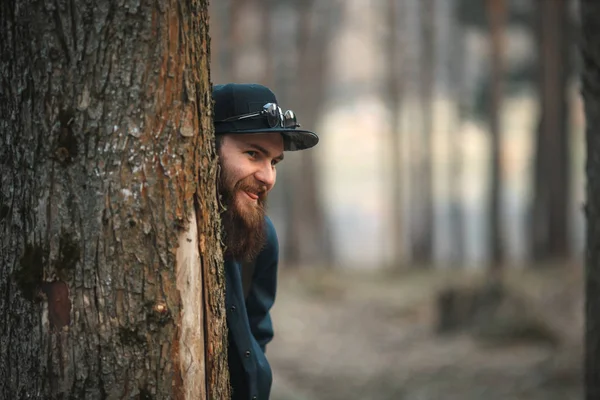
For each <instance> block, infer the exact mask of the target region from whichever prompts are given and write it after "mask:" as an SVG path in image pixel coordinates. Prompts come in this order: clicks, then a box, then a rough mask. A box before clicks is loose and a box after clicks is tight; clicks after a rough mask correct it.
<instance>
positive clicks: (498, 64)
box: [486, 0, 506, 270]
mask: <svg viewBox="0 0 600 400" xmlns="http://www.w3.org/2000/svg"><path fill="white" fill-rule="evenodd" d="M486 1H487V4H486V6H487V13H488V19H489V23H490V32H491V33H490V35H491V57H490V70H491V79H490V81H491V91H490V108H489V119H490V136H491V140H490V143H491V165H490V167H491V168H490V171H491V176H490V206H489V222H488V229H489V250H490V262H491V265H492V270H497V269H499V268H500V266H501V264H502V262H503V261H504V248H503V239H502V225H501V201H500V200H501V195H502V176H501V154H502V148H501V146H502V144H501V139H502V137H501V136H502V132H501V126H500V118H501V115H502V97H503V95H502V92H503V85H502V80H503V72H504V29H505V26H504V25H505V21H506V3H505V1H506V0H486Z"/></svg>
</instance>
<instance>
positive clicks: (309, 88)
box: [283, 0, 337, 266]
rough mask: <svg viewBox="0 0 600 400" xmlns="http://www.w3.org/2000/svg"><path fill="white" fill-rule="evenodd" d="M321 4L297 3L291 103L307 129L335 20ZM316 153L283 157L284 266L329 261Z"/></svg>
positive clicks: (318, 103) (321, 90)
mask: <svg viewBox="0 0 600 400" xmlns="http://www.w3.org/2000/svg"><path fill="white" fill-rule="evenodd" d="M325 4H326V5H325V6H324V7H326V9H325V10H324V11H323V12H322V13H319V14H317V13H316V12H315V7H316V6H317V5H315V3H314V1H312V0H311V1H308V0H307V1H302V2H300V3H298V4H297V10H298V14H299V20H298V36H297V37H298V40H297V48H298V50H299V52H298V62H297V68H298V69H297V75H296V76H297V79H296V80H295V82H294V85H293V87H294V93H295V94H296V96H298V97H296V101H297V102H295V103H294V108H295V111H296V112H297V114H298V118H299V122H300V124H302V127H304V128H306V129H315V125H316V123H317V122H318V118H319V117H320V113H321V107H322V106H323V104H324V102H323V99H324V97H325V95H326V81H325V75H326V73H327V65H328V63H327V59H328V57H327V44H328V43H329V42H330V40H329V38H330V37H331V33H332V28H333V26H332V25H334V24H333V23H332V18H330V16H332V14H333V13H334V8H333V7H337V5H336V3H334V4H331V3H330V2H327V3H325ZM296 104H297V105H296ZM315 157H316V153H315V150H314V149H313V150H308V151H301V152H298V153H296V154H293V155H290V156H288V157H287V158H286V163H288V165H287V166H286V167H287V171H288V176H287V177H286V179H287V183H288V190H289V194H290V195H289V197H288V202H289V203H288V206H289V213H288V216H289V220H288V223H287V234H286V239H285V242H284V251H283V254H284V255H285V256H284V257H285V264H286V265H289V266H300V265H307V264H311V263H324V264H326V265H329V264H330V263H331V261H332V243H331V237H330V234H329V229H328V225H327V222H326V218H325V211H324V209H323V204H322V201H321V198H320V188H319V185H318V181H317V172H316V161H315ZM288 160H289V161H288ZM290 167H291V168H290Z"/></svg>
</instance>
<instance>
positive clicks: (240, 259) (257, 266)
mask: <svg viewBox="0 0 600 400" xmlns="http://www.w3.org/2000/svg"><path fill="white" fill-rule="evenodd" d="M213 100H214V101H215V111H214V123H215V134H216V139H217V151H218V155H219V165H220V167H221V171H220V176H219V181H218V184H219V187H218V191H219V195H220V197H221V202H222V206H223V209H222V214H221V217H222V224H223V233H224V244H225V249H224V254H225V278H226V307H227V326H228V328H229V349H228V351H229V371H230V376H231V387H232V391H233V394H232V398H233V399H234V400H238V399H240V400H241V399H243V400H267V399H268V398H269V393H270V391H271V382H272V375H271V368H270V367H269V363H268V361H267V359H266V357H265V351H266V345H267V344H268V343H269V342H270V341H271V339H272V338H273V325H272V323H271V317H270V315H269V312H270V309H271V307H272V306H273V302H274V301H275V291H276V287H277V264H278V251H279V250H278V242H277V235H276V233H275V229H274V227H273V224H272V223H271V220H270V219H269V218H268V217H267V216H266V214H265V207H266V199H267V194H268V193H269V191H271V189H272V188H273V186H274V185H275V178H276V165H277V164H278V163H279V162H281V161H282V160H283V157H284V155H283V152H284V151H290V150H303V149H307V148H310V147H313V146H314V145H316V144H317V142H318V141H319V138H318V137H317V135H316V134H315V133H313V132H309V131H305V130H300V129H297V128H298V127H299V126H300V125H298V124H297V122H296V117H295V115H294V113H293V112H292V111H286V112H283V111H282V110H281V108H280V107H279V106H278V104H277V99H276V98H275V95H274V94H273V92H271V90H269V89H268V88H266V87H264V86H261V85H256V84H233V83H231V84H227V85H215V86H214V89H213Z"/></svg>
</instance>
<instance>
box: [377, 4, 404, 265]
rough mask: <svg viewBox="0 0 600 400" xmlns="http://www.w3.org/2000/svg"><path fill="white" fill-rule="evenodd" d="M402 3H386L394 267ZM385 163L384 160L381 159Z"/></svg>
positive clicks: (399, 243) (399, 254)
mask: <svg viewBox="0 0 600 400" xmlns="http://www.w3.org/2000/svg"><path fill="white" fill-rule="evenodd" d="M402 6H404V3H403V2H399V1H398V0H388V4H387V9H386V12H387V17H388V29H389V32H388V38H387V45H386V53H387V56H388V59H387V67H388V73H387V78H386V82H385V85H384V86H385V91H386V93H385V94H384V96H385V98H387V100H388V107H389V111H390V116H391V118H390V132H389V133H390V136H389V139H388V141H387V144H386V145H385V150H387V151H388V153H389V154H388V156H389V159H390V160H391V165H390V166H389V168H390V184H389V190H390V191H391V195H390V205H391V218H390V222H391V239H390V241H389V242H390V244H391V250H392V254H391V264H392V265H393V266H394V267H396V268H397V267H399V266H400V265H402V258H403V251H402V249H403V244H404V243H403V238H402V236H403V235H402V228H403V221H402V203H403V201H402V181H401V176H402V174H401V168H402V166H401V161H402V152H401V149H400V142H401V135H402V131H401V125H402V123H401V122H402V121H401V114H400V107H401V103H402V57H403V53H402V50H403V49H402V48H401V44H400V40H399V38H400V32H399V27H400V24H399V23H398V17H399V16H400V15H404V12H403V11H404V10H403V7H402ZM382 158H383V159H386V157H382Z"/></svg>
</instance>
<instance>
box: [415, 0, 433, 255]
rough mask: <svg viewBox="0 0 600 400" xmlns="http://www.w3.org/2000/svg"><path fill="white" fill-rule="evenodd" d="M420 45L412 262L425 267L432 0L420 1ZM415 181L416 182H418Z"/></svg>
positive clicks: (429, 235)
mask: <svg viewBox="0 0 600 400" xmlns="http://www.w3.org/2000/svg"><path fill="white" fill-rule="evenodd" d="M419 7H420V16H421V18H420V20H421V21H420V24H421V37H422V41H421V44H420V49H421V60H420V64H421V65H420V67H421V71H420V100H421V118H422V132H421V149H420V150H421V151H420V154H419V155H420V157H419V159H418V168H417V170H416V171H417V174H418V175H416V176H415V180H414V182H416V185H415V187H414V189H413V190H415V191H417V192H418V197H417V198H418V201H417V202H416V203H415V206H416V207H417V210H418V212H417V213H416V215H418V219H417V221H416V223H415V224H414V225H413V230H414V231H413V234H414V239H413V241H412V258H413V261H414V262H415V263H417V264H418V265H428V264H430V263H431V262H432V260H433V235H434V220H433V169H432V144H433V118H434V115H433V95H434V93H433V88H434V86H435V71H434V67H435V39H434V38H435V34H434V29H435V7H434V0H421V1H420V4H419ZM417 177H418V178H417Z"/></svg>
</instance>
